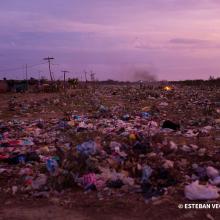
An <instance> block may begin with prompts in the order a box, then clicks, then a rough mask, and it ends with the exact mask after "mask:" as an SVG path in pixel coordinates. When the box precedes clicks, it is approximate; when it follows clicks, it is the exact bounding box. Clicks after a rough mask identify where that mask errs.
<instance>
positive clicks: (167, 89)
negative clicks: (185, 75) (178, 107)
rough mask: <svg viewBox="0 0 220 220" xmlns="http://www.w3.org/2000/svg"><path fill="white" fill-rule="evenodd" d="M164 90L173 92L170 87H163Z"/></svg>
mask: <svg viewBox="0 0 220 220" xmlns="http://www.w3.org/2000/svg"><path fill="white" fill-rule="evenodd" d="M164 90H165V91H171V90H173V88H172V87H171V86H165V87H164Z"/></svg>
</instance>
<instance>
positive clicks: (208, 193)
mask: <svg viewBox="0 0 220 220" xmlns="http://www.w3.org/2000/svg"><path fill="white" fill-rule="evenodd" d="M184 193H185V196H186V198H187V199H189V200H210V199H217V198H219V194H218V188H217V187H215V186H212V185H199V181H198V180H197V181H195V182H193V183H191V184H190V185H187V186H185V190H184Z"/></svg>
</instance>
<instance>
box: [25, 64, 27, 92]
mask: <svg viewBox="0 0 220 220" xmlns="http://www.w3.org/2000/svg"><path fill="white" fill-rule="evenodd" d="M25 76H26V89H27V90H28V65H27V64H26V65H25Z"/></svg>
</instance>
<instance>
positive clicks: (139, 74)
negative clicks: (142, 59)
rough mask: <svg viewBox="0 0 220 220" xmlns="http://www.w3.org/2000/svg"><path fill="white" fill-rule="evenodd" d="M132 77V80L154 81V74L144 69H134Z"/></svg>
mask: <svg viewBox="0 0 220 220" xmlns="http://www.w3.org/2000/svg"><path fill="white" fill-rule="evenodd" d="M132 77H133V79H132V81H140V80H142V81H148V82H149V81H150V82H152V81H156V80H157V78H156V75H154V74H152V73H150V71H149V70H144V69H136V70H135V71H134V73H133V76H132Z"/></svg>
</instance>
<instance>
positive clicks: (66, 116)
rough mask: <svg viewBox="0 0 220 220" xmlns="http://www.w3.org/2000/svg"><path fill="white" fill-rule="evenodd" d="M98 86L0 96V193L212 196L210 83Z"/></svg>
mask: <svg viewBox="0 0 220 220" xmlns="http://www.w3.org/2000/svg"><path fill="white" fill-rule="evenodd" d="M100 87H101V88H100ZM100 87H97V88H94V87H87V88H79V89H75V90H73V91H69V92H68V94H62V93H59V94H52V95H51V94H48V95H47V94H46V95H44V96H40V95H39V97H38V98H35V96H36V95H33V96H31V97H28V98H27V96H28V95H22V94H16V95H13V96H11V97H10V98H8V97H7V98H8V100H7V102H6V101H5V102H2V103H3V104H2V107H1V115H0V116H1V120H0V192H1V193H2V194H3V193H6V194H8V195H11V196H14V197H15V196H16V197H23V196H28V197H33V198H38V197H44V198H48V199H50V198H52V197H54V196H57V197H60V198H62V193H65V192H69V190H72V191H73V192H80V193H82V194H84V193H86V194H90V193H92V194H95V195H96V196H97V200H105V199H111V198H113V197H115V196H122V197H123V196H124V197H126V196H127V195H128V194H129V195H135V196H138V197H140V198H141V199H142V201H143V202H152V201H154V200H155V199H159V200H160V199H162V198H164V197H167V196H171V197H175V196H176V195H178V196H180V197H182V198H184V199H185V200H186V201H187V200H190V201H191V200H193V201H197V200H203V201H208V200H218V198H219V195H220V194H219V192H220V160H219V158H220V157H219V156H220V102H219V100H220V89H219V88H217V89H216V91H215V93H213V91H212V89H211V88H210V87H208V86H206V87H189V86H182V85H177V86H175V87H174V88H173V89H172V90H167V89H163V87H161V86H156V87H153V88H151V87H150V88H149V87H147V86H146V87H144V88H143V87H142V88H139V86H138V85H113V86H109V85H107V86H104V85H100ZM24 96H25V97H24ZM5 100H6V99H5Z"/></svg>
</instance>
